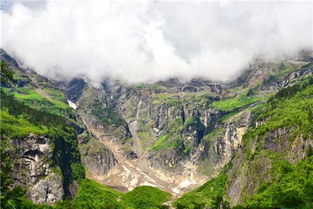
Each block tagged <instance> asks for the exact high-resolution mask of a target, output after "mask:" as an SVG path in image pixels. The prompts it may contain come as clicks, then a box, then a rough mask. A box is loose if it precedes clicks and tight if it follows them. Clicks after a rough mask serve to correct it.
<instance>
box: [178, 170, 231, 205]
mask: <svg viewBox="0 0 313 209" xmlns="http://www.w3.org/2000/svg"><path fill="white" fill-rule="evenodd" d="M226 181H227V175H226V174H225V173H221V174H220V175H219V176H218V177H216V178H214V179H212V180H210V181H208V182H207V183H205V184H204V185H203V186H201V187H199V188H198V189H196V190H194V191H191V192H188V193H186V194H184V195H183V196H182V197H180V198H178V199H177V200H176V201H175V202H174V206H175V207H176V208H177V209H195V208H199V209H201V208H213V209H214V208H218V206H219V204H220V203H221V201H222V196H223V194H224V188H225V184H226Z"/></svg>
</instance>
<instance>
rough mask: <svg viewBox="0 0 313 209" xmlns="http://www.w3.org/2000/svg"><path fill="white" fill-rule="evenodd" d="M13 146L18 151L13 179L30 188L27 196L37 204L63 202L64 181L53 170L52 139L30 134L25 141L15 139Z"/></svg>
mask: <svg viewBox="0 0 313 209" xmlns="http://www.w3.org/2000/svg"><path fill="white" fill-rule="evenodd" d="M12 145H13V147H15V148H16V150H17V153H16V155H17V159H16V163H15V166H14V168H13V178H14V179H15V180H16V183H18V184H20V185H22V186H25V187H26V188H29V189H28V191H27V196H28V197H29V198H30V199H31V200H33V201H34V202H36V203H49V204H53V203H55V202H56V201H57V200H61V199H62V197H63V195H64V191H63V179H62V177H61V176H60V175H61V174H57V173H55V172H53V171H52V170H51V159H52V149H51V142H50V139H49V138H47V137H44V136H36V135H33V134H30V135H29V136H28V137H26V138H24V139H14V140H13V141H12Z"/></svg>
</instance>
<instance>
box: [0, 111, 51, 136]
mask: <svg viewBox="0 0 313 209" xmlns="http://www.w3.org/2000/svg"><path fill="white" fill-rule="evenodd" d="M0 116H1V117H0V123H1V134H4V135H6V136H10V137H12V138H23V137H26V136H28V135H29V133H32V134H36V135H45V134H47V133H48V129H47V127H46V126H36V125H35V124H32V123H30V122H29V121H28V120H26V119H24V118H23V115H19V116H14V115H10V114H9V113H8V111H7V110H1V112H0Z"/></svg>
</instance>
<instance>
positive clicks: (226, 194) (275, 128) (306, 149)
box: [175, 76, 313, 208]
mask: <svg viewBox="0 0 313 209" xmlns="http://www.w3.org/2000/svg"><path fill="white" fill-rule="evenodd" d="M312 90H313V79H312V76H311V77H309V78H308V79H306V80H304V81H302V82H300V83H298V84H294V85H292V86H290V87H288V88H284V89H282V90H280V91H279V92H278V93H277V94H275V95H273V96H272V97H271V98H270V99H269V100H268V101H267V102H266V103H265V104H262V105H261V106H257V107H255V108H254V109H253V110H252V111H251V117H250V118H251V119H250V124H251V125H250V126H249V127H248V129H247V131H246V133H245V134H244V135H243V137H242V140H241V143H239V147H238V149H237V152H236V153H235V154H234V155H233V156H232V158H231V159H230V160H229V162H228V163H227V164H226V165H225V166H224V169H223V170H222V172H221V173H220V174H219V175H218V176H217V177H216V178H213V179H212V180H210V181H209V182H207V183H206V184H205V185H203V186H202V187H200V188H198V189H196V190H194V191H192V192H190V193H187V194H185V195H183V196H182V197H181V198H179V199H178V200H177V201H176V202H175V206H176V207H177V208H193V207H199V208H206V207H208V208H233V207H234V208H286V207H287V208H288V207H290V208H311V207H312V202H313V201H312V196H311V195H310V194H311V192H310V191H312V186H313V181H312V180H313V178H312V177H313V172H312V166H313V164H312V162H313V161H312V147H313V129H312V121H313V117H312V111H313V109H312V107H313V106H312V102H313V98H312V95H313V94H312ZM212 191H216V193H215V194H213V193H212ZM195 197H196V198H195Z"/></svg>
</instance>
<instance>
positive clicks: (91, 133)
mask: <svg viewBox="0 0 313 209" xmlns="http://www.w3.org/2000/svg"><path fill="white" fill-rule="evenodd" d="M312 57H313V56H312V54H310V53H308V52H306V53H302V54H299V56H298V57H296V58H289V59H286V60H283V61H280V62H279V63H275V62H273V63H270V62H265V61H263V60H261V59H257V60H255V61H254V62H253V63H251V64H250V66H249V67H248V69H246V70H245V71H243V72H242V74H241V75H240V76H239V77H238V78H237V79H236V80H234V81H232V82H212V81H208V80H204V79H201V78H197V79H196V78H195V79H191V80H190V81H187V82H186V81H180V80H179V79H176V78H171V79H168V80H165V81H160V82H157V83H153V84H146V83H140V84H127V83H125V82H123V81H118V80H111V79H105V80H103V82H102V83H101V86H100V87H99V86H97V87H95V86H93V83H92V81H89V80H88V79H86V78H75V79H73V80H70V81H62V82H60V81H58V82H57V81H51V80H49V79H47V78H45V77H43V76H41V75H39V74H37V73H36V72H34V71H33V70H31V69H24V68H22V67H20V66H19V65H18V62H16V61H15V59H14V58H13V57H11V56H10V55H8V54H7V53H6V52H5V51H4V50H1V144H2V145H1V156H2V159H1V179H2V184H1V199H2V201H1V206H2V207H3V208H34V207H38V208H170V207H175V208H234V207H235V208H291V207H292V208H312V206H313V205H312V202H313V200H312V198H311V197H312V196H313V195H312V191H313V189H312V188H313V172H312V171H313V164H312V153H313V151H312V146H313V141H312V133H313V129H312V121H313V120H312V119H313V118H312V112H313V109H312V108H313V104H312V102H313V98H312V95H313V92H312V90H313V89H312V87H313V85H312V84H313V80H312V74H313V62H312ZM97 182H98V183H97ZM99 183H100V184H99ZM29 200H31V201H32V202H34V203H37V204H40V205H35V204H34V203H32V202H30V201H29ZM62 200H63V201H62ZM104 200H105V201H104ZM42 204H43V205H42Z"/></svg>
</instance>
